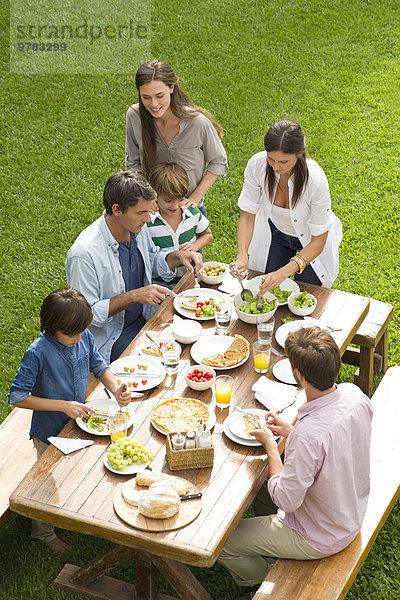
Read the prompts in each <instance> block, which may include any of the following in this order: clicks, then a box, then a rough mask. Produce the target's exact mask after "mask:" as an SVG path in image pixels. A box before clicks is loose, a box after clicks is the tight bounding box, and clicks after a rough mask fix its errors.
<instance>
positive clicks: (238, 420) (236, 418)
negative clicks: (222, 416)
mask: <svg viewBox="0 0 400 600" xmlns="http://www.w3.org/2000/svg"><path fill="white" fill-rule="evenodd" d="M243 410H245V411H246V412H247V413H248V414H249V416H257V417H259V418H260V424H261V423H265V415H266V414H267V411H266V410H261V409H259V408H245V409H243ZM243 417H244V415H243V413H241V412H239V411H233V413H232V414H230V415H229V423H228V425H229V429H230V431H231V432H232V433H233V434H234V435H236V436H237V437H239V438H241V439H243V440H250V441H253V442H256V439H255V438H254V436H252V435H248V433H246V425H245V422H244V418H243Z"/></svg>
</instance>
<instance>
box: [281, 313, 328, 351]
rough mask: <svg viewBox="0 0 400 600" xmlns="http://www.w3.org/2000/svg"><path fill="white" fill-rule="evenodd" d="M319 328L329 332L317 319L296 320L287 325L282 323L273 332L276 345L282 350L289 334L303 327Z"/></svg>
mask: <svg viewBox="0 0 400 600" xmlns="http://www.w3.org/2000/svg"><path fill="white" fill-rule="evenodd" d="M314 326H317V327H321V329H326V330H327V331H329V329H328V327H327V326H326V325H325V324H324V323H322V321H319V320H318V319H311V318H310V319H306V320H300V319H297V320H295V321H289V322H288V323H284V324H283V325H281V326H280V327H278V329H277V330H276V332H275V339H276V341H277V342H278V344H279V345H280V346H282V348H284V347H285V342H286V338H287V336H288V335H289V333H292V332H293V331H297V330H298V329H303V328H304V327H314Z"/></svg>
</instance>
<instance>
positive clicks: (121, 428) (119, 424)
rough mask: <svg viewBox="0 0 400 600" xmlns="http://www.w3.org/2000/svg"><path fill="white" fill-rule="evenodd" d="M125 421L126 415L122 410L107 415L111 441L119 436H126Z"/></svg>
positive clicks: (126, 420)
mask: <svg viewBox="0 0 400 600" xmlns="http://www.w3.org/2000/svg"><path fill="white" fill-rule="evenodd" d="M127 422H128V416H127V415H126V414H125V413H123V412H117V413H115V415H111V416H110V417H108V430H109V432H110V436H111V441H112V442H115V441H116V440H117V439H118V438H120V437H125V436H126V434H127V426H126V425H127Z"/></svg>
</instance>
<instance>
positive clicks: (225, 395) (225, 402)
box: [215, 375, 233, 408]
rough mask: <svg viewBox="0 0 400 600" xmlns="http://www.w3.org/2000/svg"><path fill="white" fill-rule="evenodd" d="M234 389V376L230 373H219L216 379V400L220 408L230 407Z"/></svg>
mask: <svg viewBox="0 0 400 600" xmlns="http://www.w3.org/2000/svg"><path fill="white" fill-rule="evenodd" d="M232 390H233V378H232V377H231V376H230V375H219V376H218V377H217V378H216V379H215V400H216V405H217V406H218V408H228V407H229V404H230V401H231V398H232Z"/></svg>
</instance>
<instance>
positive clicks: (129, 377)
mask: <svg viewBox="0 0 400 600" xmlns="http://www.w3.org/2000/svg"><path fill="white" fill-rule="evenodd" d="M138 363H139V364H141V365H147V367H148V369H147V370H148V372H149V373H157V374H158V376H157V377H147V376H146V371H144V370H143V369H138V367H137V365H138ZM124 367H135V372H134V373H126V374H125V372H124ZM110 369H111V371H112V372H113V373H121V374H120V375H116V378H117V379H120V380H121V381H122V382H123V383H126V385H127V386H128V390H129V391H131V392H142V391H143V390H151V389H152V388H153V387H155V386H156V385H158V384H159V383H161V382H162V381H164V379H165V375H166V371H165V367H164V365H163V364H162V362H161V361H160V359H158V358H157V357H155V356H147V355H144V356H140V358H139V357H138V356H123V357H121V358H118V359H117V360H115V361H114V362H112V363H111V365H110ZM122 373H123V374H122ZM142 380H147V383H142ZM129 382H132V383H133V382H134V383H137V386H136V387H134V386H133V385H128V383H129Z"/></svg>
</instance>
